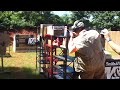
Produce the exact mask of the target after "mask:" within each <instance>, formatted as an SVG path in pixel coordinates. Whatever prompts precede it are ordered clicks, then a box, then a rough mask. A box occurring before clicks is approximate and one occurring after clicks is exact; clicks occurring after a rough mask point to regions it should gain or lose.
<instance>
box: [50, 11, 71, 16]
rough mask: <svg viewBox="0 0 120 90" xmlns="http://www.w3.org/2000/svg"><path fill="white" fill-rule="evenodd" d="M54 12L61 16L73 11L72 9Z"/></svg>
mask: <svg viewBox="0 0 120 90" xmlns="http://www.w3.org/2000/svg"><path fill="white" fill-rule="evenodd" d="M52 12H53V13H54V14H56V15H59V16H62V15H64V14H68V15H69V14H71V12H70V11H52Z"/></svg>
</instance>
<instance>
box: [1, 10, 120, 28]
mask: <svg viewBox="0 0 120 90" xmlns="http://www.w3.org/2000/svg"><path fill="white" fill-rule="evenodd" d="M71 12H72V14H71V15H66V14H65V15H63V16H61V17H60V16H58V15H55V14H53V13H52V11H0V25H1V26H5V27H6V28H15V27H26V26H30V27H34V26H39V25H40V24H42V23H44V24H62V25H64V24H73V23H74V21H76V20H81V21H83V22H84V23H85V25H86V26H87V27H93V26H94V27H96V28H97V29H98V28H108V29H109V28H112V27H119V26H120V11H71ZM91 16H92V17H93V19H92V21H89V19H90V17H91Z"/></svg>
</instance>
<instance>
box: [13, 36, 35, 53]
mask: <svg viewBox="0 0 120 90" xmlns="http://www.w3.org/2000/svg"><path fill="white" fill-rule="evenodd" d="M35 42H36V38H34V35H23V34H16V35H15V36H14V41H13V51H14V52H31V51H35V50H36V47H35Z"/></svg>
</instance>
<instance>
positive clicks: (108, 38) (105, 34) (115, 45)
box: [101, 29, 120, 55]
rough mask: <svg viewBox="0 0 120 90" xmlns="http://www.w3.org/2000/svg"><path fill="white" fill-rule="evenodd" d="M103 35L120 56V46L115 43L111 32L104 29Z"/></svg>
mask: <svg viewBox="0 0 120 90" xmlns="http://www.w3.org/2000/svg"><path fill="white" fill-rule="evenodd" d="M101 34H102V35H104V38H105V40H106V41H107V42H108V44H109V45H110V47H111V48H112V49H113V50H114V51H115V52H116V53H118V54H119V55H120V46H119V45H117V44H116V43H115V42H113V41H112V39H111V37H110V34H109V31H108V30H107V29H104V30H102V31H101Z"/></svg>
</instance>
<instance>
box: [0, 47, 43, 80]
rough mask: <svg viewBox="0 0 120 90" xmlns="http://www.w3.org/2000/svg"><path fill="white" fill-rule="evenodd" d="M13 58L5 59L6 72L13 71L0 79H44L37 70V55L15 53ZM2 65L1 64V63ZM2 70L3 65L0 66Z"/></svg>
mask: <svg viewBox="0 0 120 90" xmlns="http://www.w3.org/2000/svg"><path fill="white" fill-rule="evenodd" d="M10 55H11V57H4V70H7V71H11V73H9V74H0V79H42V78H43V76H40V75H39V73H38V71H37V70H36V53H35V52H28V53H14V52H13V51H12V47H11V52H10ZM0 63H1V62H0ZM0 69H1V64H0Z"/></svg>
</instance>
